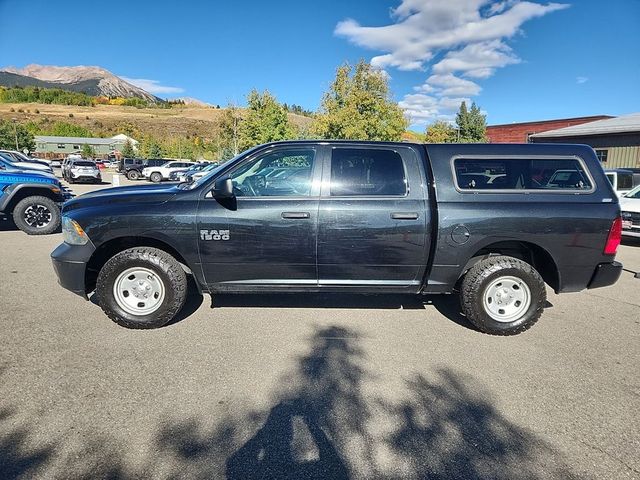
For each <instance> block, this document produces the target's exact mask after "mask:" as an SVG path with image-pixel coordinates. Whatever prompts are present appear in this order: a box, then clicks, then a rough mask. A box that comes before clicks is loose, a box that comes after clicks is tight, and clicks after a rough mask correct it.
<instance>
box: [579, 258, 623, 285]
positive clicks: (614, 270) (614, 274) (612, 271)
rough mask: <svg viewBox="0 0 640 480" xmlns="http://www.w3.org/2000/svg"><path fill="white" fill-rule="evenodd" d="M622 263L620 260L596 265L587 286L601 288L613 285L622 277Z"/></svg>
mask: <svg viewBox="0 0 640 480" xmlns="http://www.w3.org/2000/svg"><path fill="white" fill-rule="evenodd" d="M621 273H622V264H621V263H620V262H611V263H601V264H599V265H598V266H597V267H596V270H595V272H594V273H593V277H591V281H590V282H589V285H588V286H587V288H600V287H608V286H609V285H613V284H614V283H616V282H617V281H618V279H619V278H620V274H621Z"/></svg>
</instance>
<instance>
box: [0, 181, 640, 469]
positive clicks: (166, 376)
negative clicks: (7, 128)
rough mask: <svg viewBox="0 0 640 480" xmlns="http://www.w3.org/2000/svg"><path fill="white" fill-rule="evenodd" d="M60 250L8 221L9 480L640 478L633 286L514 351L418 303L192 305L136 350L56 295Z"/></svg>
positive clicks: (229, 301) (135, 338)
mask: <svg viewBox="0 0 640 480" xmlns="http://www.w3.org/2000/svg"><path fill="white" fill-rule="evenodd" d="M105 179H107V180H110V175H105ZM126 183H129V182H126V181H123V182H122V184H126ZM106 186H108V185H106V184H105V185H102V187H106ZM72 188H73V190H75V191H76V192H77V193H80V192H84V191H88V190H92V189H94V188H96V187H95V186H80V185H73V186H72ZM61 241H62V239H61V235H60V234H56V235H51V236H43V237H28V236H26V235H25V234H23V233H22V232H20V231H17V230H15V229H14V228H13V227H12V226H11V224H10V222H8V221H0V246H1V247H0V279H1V281H0V340H1V349H0V478H2V479H5V478H47V479H48V478H60V479H63V478H64V479H67V478H113V479H116V478H117V479H124V478H159V479H169V478H187V479H191V478H193V479H196V478H198V479H200V478H230V479H252V478H261V479H264V478H290V479H293V478H330V479H345V478H352V479H418V478H436V479H443V478H464V479H472V478H482V479H505V480H506V479H548V478H557V479H566V478H598V479H606V478H611V479H625V478H640V375H639V372H640V294H639V292H640V279H634V278H633V274H632V273H629V272H625V273H624V274H623V276H622V278H621V280H620V281H619V282H618V284H617V285H615V286H612V287H608V288H603V289H598V290H591V291H587V292H582V293H576V294H565V295H560V296H556V295H554V294H553V293H551V292H550V295H549V302H550V305H549V307H548V308H547V309H546V311H545V313H544V316H543V318H542V319H541V320H540V321H539V323H538V324H537V325H535V326H534V327H533V328H532V329H531V330H529V331H527V332H525V333H524V334H521V335H519V336H516V337H506V338H502V337H492V336H488V335H484V334H481V333H479V332H477V331H475V330H474V329H472V328H471V327H470V326H469V325H468V324H467V323H466V321H465V319H464V317H462V316H461V315H460V314H459V311H458V309H457V305H456V304H455V302H454V301H452V300H451V298H448V297H429V298H427V299H426V301H422V300H421V299H417V298H414V297H405V296H392V297H385V296H368V297H358V296H356V297H354V296H333V295H321V296H301V295H291V296H287V295H275V296H259V295H255V296H252V295H237V296H233V295H221V296H216V297H215V299H213V301H212V300H211V299H210V297H209V296H204V297H200V296H198V295H197V294H195V293H194V294H192V295H191V296H190V298H189V301H188V304H187V307H186V310H185V311H184V312H183V313H182V315H181V319H180V320H179V321H177V322H174V323H173V324H171V325H169V326H167V327H164V328H161V329H158V330H152V331H134V330H127V329H124V328H122V327H119V326H118V325H116V324H115V323H112V322H111V321H110V320H109V319H108V318H107V317H106V316H105V315H104V314H103V313H102V311H101V310H100V308H99V307H98V306H97V305H95V304H94V303H92V302H91V301H89V302H87V301H84V300H83V299H81V298H80V297H77V296H75V295H73V294H72V293H70V292H67V291H66V290H63V289H62V288H61V287H59V286H58V285H57V283H56V277H55V275H54V272H53V269H52V267H51V262H50V260H49V254H50V252H51V251H52V250H53V249H54V248H55V246H56V245H58V244H59V243H60V242H61ZM618 259H620V260H621V261H622V262H623V263H624V265H625V267H626V268H628V269H629V270H631V271H640V242H635V243H626V244H625V245H623V246H621V247H620V249H619V255H618Z"/></svg>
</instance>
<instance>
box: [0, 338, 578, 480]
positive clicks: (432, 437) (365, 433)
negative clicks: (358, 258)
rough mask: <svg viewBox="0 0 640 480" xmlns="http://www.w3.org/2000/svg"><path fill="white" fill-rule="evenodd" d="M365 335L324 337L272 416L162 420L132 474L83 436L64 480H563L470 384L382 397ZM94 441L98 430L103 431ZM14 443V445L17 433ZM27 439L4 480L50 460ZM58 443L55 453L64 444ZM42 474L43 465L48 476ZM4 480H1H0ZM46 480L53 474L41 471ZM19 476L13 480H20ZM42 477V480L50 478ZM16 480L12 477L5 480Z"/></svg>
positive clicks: (8, 450) (5, 458) (281, 393)
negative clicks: (26, 445)
mask: <svg viewBox="0 0 640 480" xmlns="http://www.w3.org/2000/svg"><path fill="white" fill-rule="evenodd" d="M377 380H378V376H377V374H376V373H375V372H373V371H372V370H371V368H370V366H369V364H368V362H367V355H366V352H365V349H364V348H363V346H362V338H361V337H360V335H359V334H358V333H357V332H355V331H353V330H351V329H348V328H344V327H339V326H328V327H317V328H316V329H315V331H314V332H313V334H312V336H311V338H310V345H309V349H308V353H306V354H304V355H301V356H299V357H297V359H296V361H295V364H294V365H293V366H292V368H291V370H290V371H289V372H288V373H285V374H284V375H283V376H282V377H281V379H280V381H279V382H278V384H277V385H276V386H275V387H274V389H273V394H272V396H271V400H270V401H269V402H268V405H269V406H267V407H266V408H257V409H250V408H243V407H242V406H241V403H238V402H237V401H236V402H235V403H233V402H232V403H229V404H228V405H226V407H225V409H221V410H219V409H214V410H213V411H210V412H209V414H208V415H204V416H198V417H192V418H186V419H180V420H178V421H176V420H171V419H166V420H165V421H164V422H163V423H162V424H161V425H159V427H158V429H157V434H156V436H155V440H154V443H153V445H151V446H150V451H151V452H152V453H151V454H150V455H148V457H147V458H146V459H145V460H144V462H140V461H138V462H137V465H136V466H133V464H131V463H128V460H127V447H126V445H122V444H121V443H119V442H117V441H116V440H115V439H113V438H97V437H96V436H95V435H92V434H90V433H88V432H81V433H80V432H79V433H76V435H81V437H80V438H81V441H82V444H83V445H84V447H85V448H84V450H82V451H80V452H73V453H71V454H67V457H66V459H62V460H61V463H62V465H63V467H62V468H61V470H60V469H59V470H57V471H52V472H50V473H51V475H49V476H51V477H64V478H113V479H124V478H176V479H177V478H197V479H200V478H225V477H226V478H229V479H231V480H237V479H248V480H253V479H261V480H263V479H294V478H295V479H333V480H343V479H360V478H362V479H369V478H373V479H383V480H384V479H388V480H396V479H398V480H399V479H424V478H434V479H445V478H461V479H498V480H502V479H504V480H507V479H509V480H511V479H550V478H551V479H553V478H557V479H567V478H573V477H577V475H574V474H573V473H572V471H571V470H570V469H569V468H568V467H567V465H566V464H565V463H564V460H563V457H562V455H561V454H560V453H558V452H557V451H555V450H554V449H553V448H552V447H551V446H550V445H548V444H547V443H545V442H544V441H543V440H541V439H540V438H539V437H537V436H536V435H535V434H533V433H532V432H530V431H528V430H527V429H525V428H522V427H520V426H518V425H517V424H515V423H513V422H512V421H510V420H509V419H507V418H506V417H504V416H503V415H501V414H500V413H499V412H498V410H497V409H496V407H495V406H494V402H493V399H492V396H491V395H490V394H489V392H487V391H486V390H485V389H484V387H483V386H482V385H480V384H478V382H476V381H475V380H473V379H472V378H471V377H470V376H468V375H465V374H460V373H457V372H456V371H454V370H452V369H441V370H438V371H436V372H435V373H433V374H432V375H429V376H427V375H425V374H422V373H416V374H413V375H410V376H409V378H405V379H404V380H402V381H400V382H398V383H397V385H400V386H399V387H395V388H393V389H391V390H388V389H386V390H381V389H380V388H378V387H377V384H376V382H377ZM97 430H98V429H96V431H97ZM15 432H18V433H15ZM25 435H26V434H25V433H24V431H21V430H20V429H18V430H14V431H13V433H11V432H10V433H9V434H5V433H0V445H1V446H2V448H1V449H0V468H1V467H2V466H3V465H4V466H5V468H6V466H7V465H8V466H9V467H10V470H6V471H11V472H15V473H17V474H23V473H24V474H28V473H29V472H30V471H31V470H30V467H29V465H33V466H34V467H33V468H35V467H37V466H43V465H45V464H46V463H47V462H48V461H50V460H52V458H51V457H52V455H53V450H52V449H44V450H43V449H41V450H33V451H29V450H26V449H25V448H23V446H22V444H23V443H24V442H23V440H22V438H23V437H24V436H25ZM69 441H70V439H69V438H66V437H65V438H61V439H60V444H64V442H67V443H68V442H69ZM45 466H46V465H45ZM0 471H2V470H0ZM45 472H46V473H49V472H47V471H46V470H45ZM15 476H18V475H15ZM45 476H47V475H45ZM10 478H11V477H10Z"/></svg>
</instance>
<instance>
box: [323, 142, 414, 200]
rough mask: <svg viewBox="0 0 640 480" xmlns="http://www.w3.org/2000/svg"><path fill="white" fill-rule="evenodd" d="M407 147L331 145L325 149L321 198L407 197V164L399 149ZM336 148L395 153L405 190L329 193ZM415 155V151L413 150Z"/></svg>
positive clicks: (408, 187) (408, 193)
mask: <svg viewBox="0 0 640 480" xmlns="http://www.w3.org/2000/svg"><path fill="white" fill-rule="evenodd" d="M406 148H407V147H389V146H370V145H358V144H353V145H349V144H345V145H332V146H330V148H328V149H327V155H326V162H325V164H326V168H325V173H324V174H323V178H322V192H321V196H322V198H323V199H340V200H343V199H359V200H365V199H384V198H389V199H400V198H408V197H409V196H410V195H411V187H410V185H409V176H408V174H407V164H406V159H405V156H404V154H403V153H401V150H404V149H406ZM336 150H384V151H391V152H394V153H396V154H397V155H398V156H399V157H400V160H401V162H402V170H403V175H404V182H405V192H404V194H402V195H373V194H372V195H331V167H332V162H333V152H335V151H336ZM412 151H413V150H412ZM414 155H415V152H414Z"/></svg>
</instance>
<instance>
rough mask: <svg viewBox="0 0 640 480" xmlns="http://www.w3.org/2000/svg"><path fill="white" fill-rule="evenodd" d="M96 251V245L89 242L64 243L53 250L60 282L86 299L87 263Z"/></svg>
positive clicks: (54, 266)
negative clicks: (78, 243) (82, 243)
mask: <svg viewBox="0 0 640 480" xmlns="http://www.w3.org/2000/svg"><path fill="white" fill-rule="evenodd" d="M94 251H95V247H94V246H93V244H92V243H91V242H88V243H87V244H85V245H69V244H68V243H62V244H60V245H59V246H58V247H57V248H56V249H55V250H54V251H53V252H51V261H52V262H53V269H54V271H55V272H56V275H57V276H58V283H59V284H60V285H61V286H62V287H63V288H66V289H67V290H69V291H71V292H73V293H75V294H76V295H80V296H81V297H82V298H84V299H85V300H88V297H87V291H86V286H85V275H86V271H87V263H88V262H89V259H90V258H91V255H93V252H94Z"/></svg>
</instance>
